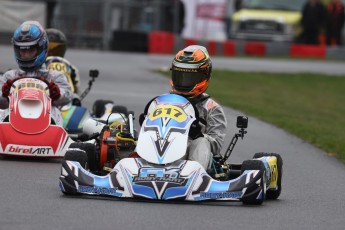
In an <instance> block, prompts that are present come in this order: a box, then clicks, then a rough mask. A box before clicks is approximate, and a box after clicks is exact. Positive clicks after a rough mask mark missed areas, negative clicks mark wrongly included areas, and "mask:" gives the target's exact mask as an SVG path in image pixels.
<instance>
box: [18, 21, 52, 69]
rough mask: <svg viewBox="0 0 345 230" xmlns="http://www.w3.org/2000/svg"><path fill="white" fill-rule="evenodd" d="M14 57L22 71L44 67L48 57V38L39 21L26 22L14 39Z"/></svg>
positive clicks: (19, 28)
mask: <svg viewBox="0 0 345 230" xmlns="http://www.w3.org/2000/svg"><path fill="white" fill-rule="evenodd" d="M12 44H13V48H14V57H15V59H16V61H17V63H18V66H19V68H20V69H22V70H24V71H33V70H36V69H38V68H40V67H41V66H42V64H43V63H44V62H45V59H46V57H47V49H48V37H47V34H46V32H45V31H44V29H43V27H42V26H41V24H40V23H39V22H37V21H26V22H24V23H22V24H21V25H20V26H19V27H18V28H17V29H16V30H15V32H14V34H13V38H12Z"/></svg>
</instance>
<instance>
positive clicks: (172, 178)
mask: <svg viewBox="0 0 345 230" xmlns="http://www.w3.org/2000/svg"><path fill="white" fill-rule="evenodd" d="M151 181H154V182H169V183H174V184H180V185H182V184H183V183H184V182H185V181H186V179H185V178H181V177H180V169H179V168H171V169H165V168H141V169H140V171H139V175H138V176H135V177H134V178H133V182H151Z"/></svg>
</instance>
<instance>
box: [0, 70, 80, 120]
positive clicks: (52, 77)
mask: <svg viewBox="0 0 345 230" xmlns="http://www.w3.org/2000/svg"><path fill="white" fill-rule="evenodd" d="M20 77H33V78H39V77H44V78H45V79H46V80H47V81H52V82H54V83H55V84H56V85H57V86H58V87H59V89H60V97H59V98H58V99H57V100H55V101H53V102H52V105H53V106H52V111H51V116H52V118H53V120H54V121H55V123H56V124H57V125H61V126H62V124H63V120H62V117H61V112H60V110H59V109H58V108H56V106H63V105H66V104H68V103H69V102H70V101H71V99H72V95H73V94H72V91H71V87H70V85H69V84H68V81H67V78H66V76H65V75H63V74H62V73H61V72H58V71H56V70H47V69H46V68H45V66H43V67H41V68H40V69H38V70H35V71H32V72H25V71H22V70H9V71H7V72H5V73H4V74H3V75H2V77H0V89H2V86H3V84H5V83H6V82H7V80H15V79H17V78H20ZM0 91H1V90H0ZM8 105H9V104H8V99H7V98H5V97H3V96H2V91H1V96H0V109H6V110H5V111H4V112H3V113H2V114H1V117H0V121H3V120H4V119H5V118H6V117H7V116H8V114H9V111H8Z"/></svg>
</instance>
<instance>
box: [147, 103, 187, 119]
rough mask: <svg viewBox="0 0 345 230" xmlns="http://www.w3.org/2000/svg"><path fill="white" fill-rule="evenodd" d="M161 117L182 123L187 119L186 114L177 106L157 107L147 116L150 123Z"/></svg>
mask: <svg viewBox="0 0 345 230" xmlns="http://www.w3.org/2000/svg"><path fill="white" fill-rule="evenodd" d="M162 117H165V118H171V119H174V120H176V121H177V122H183V121H185V120H186V119H187V114H186V113H185V112H184V111H183V110H182V109H181V108H179V107H177V106H174V105H161V106H157V107H156V108H155V109H154V110H153V111H152V112H151V113H150V116H149V118H150V120H151V121H152V120H155V119H158V118H162Z"/></svg>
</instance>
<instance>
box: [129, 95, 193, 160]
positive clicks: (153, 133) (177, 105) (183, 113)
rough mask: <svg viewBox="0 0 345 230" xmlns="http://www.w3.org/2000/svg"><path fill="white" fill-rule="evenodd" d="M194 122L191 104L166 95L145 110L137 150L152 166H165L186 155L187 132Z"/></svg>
mask: <svg viewBox="0 0 345 230" xmlns="http://www.w3.org/2000/svg"><path fill="white" fill-rule="evenodd" d="M194 120H195V111H194V108H193V106H192V104H191V103H190V102H189V101H188V100H187V99H185V98H184V97H181V96H179V95H175V94H165V95H161V96H159V97H157V98H156V99H154V100H153V101H152V102H151V104H150V105H149V107H148V111H147V116H146V119H145V120H144V122H143V124H142V127H141V130H140V134H139V138H138V142H137V147H136V151H137V153H138V154H139V156H140V157H142V158H143V159H145V160H146V161H148V162H151V163H154V164H168V163H172V162H174V161H176V160H179V159H181V158H182V157H184V156H185V154H186V149H187V143H188V131H189V128H190V126H191V124H192V123H193V121H194Z"/></svg>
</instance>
